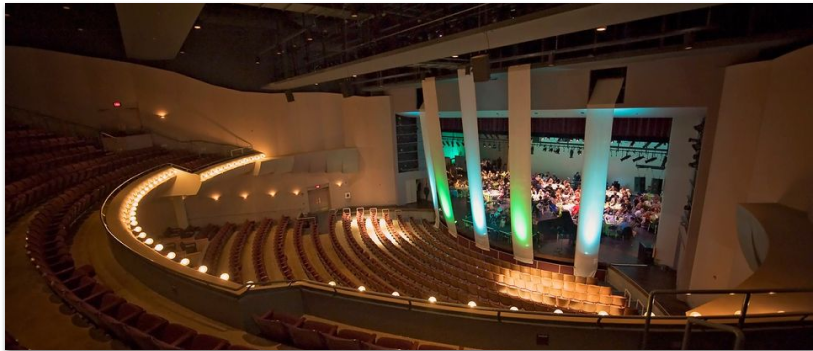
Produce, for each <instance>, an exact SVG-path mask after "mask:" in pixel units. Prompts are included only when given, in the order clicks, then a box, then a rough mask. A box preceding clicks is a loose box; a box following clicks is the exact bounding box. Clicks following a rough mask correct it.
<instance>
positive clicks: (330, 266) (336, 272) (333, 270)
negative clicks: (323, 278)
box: [311, 213, 354, 286]
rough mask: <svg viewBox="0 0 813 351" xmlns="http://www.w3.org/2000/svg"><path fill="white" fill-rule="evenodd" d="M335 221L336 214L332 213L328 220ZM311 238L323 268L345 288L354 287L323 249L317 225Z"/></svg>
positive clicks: (329, 221)
mask: <svg viewBox="0 0 813 351" xmlns="http://www.w3.org/2000/svg"><path fill="white" fill-rule="evenodd" d="M333 219H334V214H333V213H331V214H330V217H329V218H328V223H333ZM330 227H331V230H333V226H332V225H330ZM311 238H312V239H313V245H314V246H315V247H316V254H317V256H319V261H320V262H322V266H324V267H325V268H326V269H327V271H328V272H330V275H331V276H333V279H334V281H336V282H337V283H338V284H340V285H343V286H354V284H353V283H352V281H351V280H350V278H348V277H347V276H346V275H344V273H342V272H341V270H340V269H339V268H338V267H337V266H336V264H335V263H334V262H333V260H331V259H330V257H329V256H328V255H327V252H325V248H324V247H322V240H319V231H318V230H317V227H316V225H314V226H313V231H312V232H311Z"/></svg>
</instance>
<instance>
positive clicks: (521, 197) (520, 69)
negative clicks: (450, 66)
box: [508, 65, 534, 263]
mask: <svg viewBox="0 0 813 351" xmlns="http://www.w3.org/2000/svg"><path fill="white" fill-rule="evenodd" d="M508 171H509V173H510V174H511V184H510V192H511V193H510V196H511V237H512V239H513V240H512V242H513V248H514V259H516V260H517V261H520V262H525V263H533V262H534V249H533V224H532V222H531V65H520V66H512V67H509V68H508Z"/></svg>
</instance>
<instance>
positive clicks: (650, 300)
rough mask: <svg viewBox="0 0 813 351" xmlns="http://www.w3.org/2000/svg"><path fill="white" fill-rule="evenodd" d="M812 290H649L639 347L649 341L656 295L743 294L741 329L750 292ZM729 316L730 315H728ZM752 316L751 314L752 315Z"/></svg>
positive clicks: (804, 291)
mask: <svg viewBox="0 0 813 351" xmlns="http://www.w3.org/2000/svg"><path fill="white" fill-rule="evenodd" d="M810 292H813V288H781V289H780V288H777V289H722V290H712V289H698V290H652V291H650V292H649V297H648V298H647V304H646V310H645V311H644V318H645V320H644V334H643V336H642V340H641V349H646V347H647V344H648V342H649V326H650V324H651V323H652V305H653V304H654V303H655V297H656V296H657V295H671V294H686V295H691V294H700V295H737V294H745V298H744V299H743V301H742V308H741V309H740V315H739V316H738V321H737V326H738V327H739V328H740V329H742V328H743V326H744V325H745V319H746V315H747V314H748V305H749V303H750V301H751V295H752V294H779V293H810ZM770 315H774V314H770ZM776 315H778V316H782V315H786V314H784V313H782V314H779V313H777V314H776ZM800 315H803V316H804V317H803V318H802V320H805V319H807V315H809V313H803V314H800ZM729 318H730V317H729ZM752 318H753V316H752Z"/></svg>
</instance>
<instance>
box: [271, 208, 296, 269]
mask: <svg viewBox="0 0 813 351" xmlns="http://www.w3.org/2000/svg"><path fill="white" fill-rule="evenodd" d="M287 228H288V217H285V216H283V217H282V220H280V222H279V226H278V227H277V231H276V232H274V257H276V259H277V267H279V270H280V272H282V276H283V277H285V279H286V280H294V271H293V270H292V269H291V267H290V266H288V256H286V255H285V233H286V232H287Z"/></svg>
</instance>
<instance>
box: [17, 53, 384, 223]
mask: <svg viewBox="0 0 813 351" xmlns="http://www.w3.org/2000/svg"><path fill="white" fill-rule="evenodd" d="M5 58H6V64H7V67H12V68H13V69H8V70H7V71H6V104H7V105H9V106H12V107H19V108H22V109H26V110H31V111H34V112H39V113H42V114H46V115H50V116H54V117H57V118H61V119H65V120H68V121H73V122H77V123H81V124H85V125H89V126H92V127H96V128H105V129H113V130H120V131H134V130H137V129H139V128H140V126H141V125H143V126H144V127H145V128H147V129H149V130H155V131H156V132H157V133H160V134H163V135H167V136H170V137H172V138H175V139H180V140H206V141H212V142H220V143H227V144H234V145H246V144H247V143H250V144H251V145H253V147H254V148H255V149H257V150H259V151H261V152H264V153H265V154H266V155H268V156H269V157H275V156H283V155H295V154H301V153H308V152H315V151H322V150H333V149H339V148H345V147H349V148H357V149H358V150H359V156H360V157H359V172H358V173H356V174H326V173H298V174H285V175H275V176H260V177H253V176H250V177H253V178H251V179H248V177H247V179H246V180H245V182H243V181H242V180H241V182H239V183H238V184H232V185H229V186H224V187H223V188H222V189H211V188H209V189H205V190H207V191H209V192H210V193H211V192H218V193H220V194H221V196H222V200H221V201H218V203H219V206H222V208H227V209H229V211H227V212H228V213H254V212H258V211H261V210H262V211H266V212H268V211H280V210H286V211H287V210H290V211H292V212H294V213H296V212H298V211H300V210H304V211H305V212H307V203H308V201H307V196H299V197H297V198H296V201H291V202H288V201H287V200H294V199H285V197H284V196H285V195H284V194H291V192H292V191H293V190H295V189H297V188H298V189H300V190H301V191H304V190H305V189H306V188H307V187H311V186H314V185H316V184H324V183H331V184H332V186H331V204H332V205H333V206H334V207H342V206H346V205H352V206H355V205H357V204H358V205H390V204H395V203H396V202H397V197H396V191H395V189H394V184H393V181H394V179H395V160H394V157H393V155H394V153H395V150H394V142H393V134H394V127H393V123H394V116H393V113H392V107H391V105H390V99H389V97H352V98H347V99H344V98H342V96H341V95H340V94H332V93H297V94H295V98H296V101H295V102H292V103H289V102H287V101H286V99H285V95H284V94H263V93H246V92H239V91H235V90H230V89H225V88H221V87H217V86H213V85H209V84H207V83H203V82H200V81H197V80H195V79H191V78H188V77H185V76H182V75H179V74H176V73H172V72H169V71H163V70H159V69H155V68H150V67H145V66H140V65H135V64H129V63H123V62H116V61H109V60H102V59H95V58H89V57H82V56H75V55H69V54H62V53H57V52H51V51H45V50H37V49H29V48H20V47H6V57H5ZM114 101H120V102H121V103H122V107H120V108H114V107H113V102H114ZM159 115H165V118H163V119H162V118H160V117H159ZM382 131H392V132H389V133H383V132H382ZM336 182H343V183H348V184H347V185H346V186H345V185H343V186H342V187H339V186H337V185H336ZM334 188H335V189H334ZM271 189H276V191H277V192H279V193H280V196H279V197H278V198H276V199H275V200H274V201H273V202H272V201H270V200H269V199H265V200H264V201H258V202H256V203H252V204H249V203H251V202H253V201H244V200H243V199H242V198H241V197H240V196H239V195H240V194H241V193H244V192H247V193H249V196H248V198H247V199H256V198H259V196H260V194H264V196H265V197H267V198H270V196H269V195H267V194H268V192H269V191H270V190H271ZM345 192H351V200H350V201H345V199H344V193H345ZM235 199H236V200H235ZM209 200H210V201H212V199H209ZM232 200H234V203H232V202H231V201H232ZM237 200H239V201H237ZM299 200H301V201H299ZM277 203H285V205H284V206H283V205H279V206H278V205H275V204H277ZM302 203H304V205H302ZM187 204H188V205H190V206H191V207H190V208H189V209H188V210H189V211H188V212H189V214H190V219H193V220H194V218H199V217H200V216H206V215H207V213H208V212H206V211H203V212H195V211H196V210H199V209H201V210H202V209H204V208H208V207H206V206H205V205H200V206H198V204H195V201H194V200H193V199H191V198H188V199H187ZM282 207H285V208H282ZM288 207H290V208H288ZM221 214H222V213H221Z"/></svg>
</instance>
